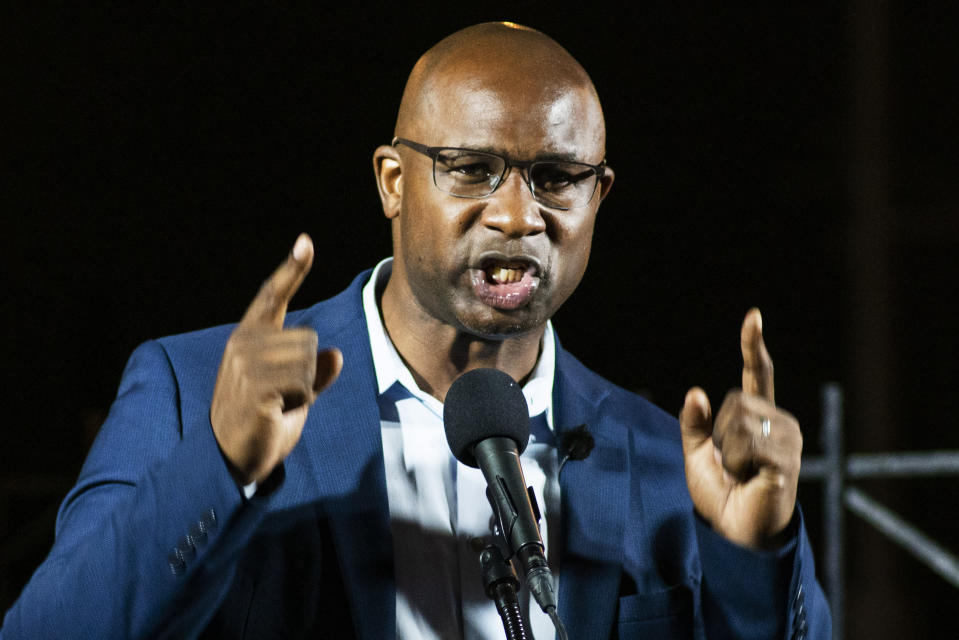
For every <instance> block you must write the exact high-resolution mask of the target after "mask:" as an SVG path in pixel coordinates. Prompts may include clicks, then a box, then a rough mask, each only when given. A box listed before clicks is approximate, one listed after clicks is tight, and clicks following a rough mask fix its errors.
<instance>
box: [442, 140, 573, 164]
mask: <svg viewBox="0 0 959 640" xmlns="http://www.w3.org/2000/svg"><path fill="white" fill-rule="evenodd" d="M457 148H459V149H468V150H470V151H479V152H481V153H492V154H494V155H498V156H504V157H507V158H509V159H510V160H513V161H515V162H576V163H580V164H588V163H585V162H583V161H582V160H580V159H579V158H577V157H576V156H574V155H572V154H569V153H557V152H555V151H541V152H539V153H537V154H536V155H535V156H533V157H532V158H517V157H515V156H514V155H512V154H510V153H507V152H505V151H503V150H502V149H499V148H496V147H492V146H489V145H483V146H478V147H477V146H470V145H468V144H461V145H457Z"/></svg>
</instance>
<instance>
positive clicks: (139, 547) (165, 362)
mask: <svg viewBox="0 0 959 640" xmlns="http://www.w3.org/2000/svg"><path fill="white" fill-rule="evenodd" d="M368 277H369V272H366V273H364V274H361V275H360V276H359V277H358V278H357V279H356V280H355V281H354V282H353V284H352V285H351V286H350V288H349V289H347V290H346V291H345V292H343V293H341V294H340V295H338V296H336V297H334V298H332V299H330V300H327V301H324V302H321V303H319V304H317V305H315V306H313V307H311V308H309V309H306V310H303V311H299V312H294V313H291V314H289V316H288V317H287V324H288V325H301V326H309V327H313V328H314V329H315V330H316V331H317V333H318V334H319V341H320V346H321V347H322V346H324V345H332V346H336V347H339V348H340V349H341V350H342V352H343V358H344V367H343V372H342V374H341V375H340V377H339V379H338V380H337V381H336V382H335V383H334V384H333V386H332V387H331V388H330V389H328V390H327V391H326V392H325V393H323V394H322V395H321V396H320V398H319V399H318V400H317V402H316V404H315V405H314V407H313V408H312V409H311V410H310V413H309V418H308V420H307V423H306V426H305V428H304V430H303V435H302V438H301V440H300V442H299V443H298V444H297V446H296V447H295V448H294V450H293V452H292V453H291V454H290V455H289V456H288V458H287V459H286V461H285V463H284V465H283V468H282V469H281V470H279V471H278V472H277V473H275V474H274V475H273V476H272V477H271V481H270V483H268V485H267V486H263V487H261V488H260V491H258V493H257V495H256V496H255V497H254V498H252V499H250V500H245V499H243V498H242V497H241V493H240V491H239V490H238V488H237V486H236V484H235V482H234V480H233V479H232V477H231V476H230V474H229V472H228V470H227V467H226V464H225V463H224V461H223V458H222V455H221V453H220V451H219V448H218V446H217V443H216V440H215V438H214V436H213V432H212V428H211V426H210V420H209V408H210V400H211V398H212V394H213V385H214V382H215V380H216V373H217V368H218V366H219V362H220V358H221V355H222V352H223V348H224V345H225V343H226V340H227V338H228V337H229V335H230V332H231V330H232V327H230V326H223V327H216V328H212V329H208V330H205V331H199V332H195V333H189V334H184V335H180V336H173V337H168V338H162V339H160V340H156V341H151V342H148V343H145V344H144V345H142V346H140V347H139V348H138V349H137V350H136V351H135V352H134V354H133V355H132V357H131V359H130V362H129V364H128V365H127V368H126V371H125V373H124V376H123V379H122V382H121V384H120V390H119V393H118V396H117V399H116V401H115V403H114V405H113V407H112V409H111V411H110V415H109V418H108V419H107V421H106V423H105V424H104V426H103V428H102V430H101V432H100V434H99V435H98V437H97V440H96V442H95V444H94V445H93V448H92V450H91V451H90V453H89V456H88V458H87V460H86V462H85V464H84V467H83V470H82V472H81V474H80V477H79V480H78V482H77V484H76V486H75V487H74V488H73V489H72V490H71V491H70V493H69V494H68V495H67V497H66V499H65V500H64V502H63V505H62V506H61V509H60V513H59V516H58V521H57V536H56V541H55V543H54V546H53V549H52V550H51V552H50V555H49V556H48V558H47V559H46V561H45V562H44V563H43V564H42V565H41V567H40V568H39V569H38V570H37V572H36V573H35V575H34V576H33V578H32V579H31V581H30V583H29V584H28V585H27V587H26V588H25V590H24V592H23V594H21V597H20V599H19V600H18V601H17V603H16V604H15V605H14V607H13V608H12V609H11V610H10V611H9V612H8V614H7V616H6V618H5V621H4V627H3V628H2V630H0V636H2V637H3V638H30V637H37V638H51V637H58V638H63V637H83V638H139V637H175V638H180V637H196V636H204V637H205V636H211V637H231V638H234V637H236V638H241V637H248V638H267V637H277V638H291V637H300V636H302V637H336V638H340V637H352V636H354V635H355V636H356V637H360V638H371V639H373V638H376V639H379V638H392V637H394V636H395V592H394V585H393V578H392V552H393V549H392V544H391V541H390V529H389V508H388V504H387V495H386V484H385V478H384V470H383V453H382V441H381V438H380V417H379V413H378V409H377V402H376V381H375V377H374V371H373V364H372V357H371V354H370V346H369V338H368V336H367V331H366V324H365V318H364V315H363V309H362V304H361V295H360V291H361V288H362V285H363V283H364V282H365V281H366V279H367V278H368ZM557 346H558V345H557ZM553 393H554V399H553V402H554V408H555V414H554V427H555V429H556V431H557V432H558V433H560V434H561V433H562V432H564V431H566V430H568V429H572V428H575V427H578V426H581V425H586V427H587V428H588V429H589V430H590V432H591V433H592V435H593V437H594V438H595V442H596V446H595V449H594V450H593V452H592V453H591V455H590V456H589V457H588V458H587V459H585V460H581V461H571V462H569V463H567V465H566V466H565V467H564V469H563V471H562V473H561V476H560V486H561V499H562V516H563V521H562V540H563V544H562V549H561V553H562V555H561V574H560V594H559V597H560V614H561V616H562V617H563V619H564V621H565V623H566V626H567V629H568V631H569V636H570V637H571V638H577V639H580V638H600V637H619V638H629V637H642V638H689V637H695V638H702V637H709V638H718V637H730V638H763V639H769V638H790V637H799V636H800V632H806V631H807V630H808V633H809V637H813V638H827V637H829V612H828V609H827V606H826V604H825V600H824V598H823V595H822V591H821V589H820V587H819V585H818V583H817V582H816V579H815V574H814V567H813V560H812V555H811V552H810V549H809V544H808V542H807V539H806V535H805V532H804V529H803V525H802V517H801V514H799V512H798V510H797V515H796V518H795V519H794V526H795V529H796V535H795V536H794V540H793V541H792V542H791V543H790V544H789V545H787V547H786V548H784V549H782V550H780V551H779V552H767V553H757V552H753V551H749V550H745V549H742V548H739V547H736V546H735V545H732V544H730V543H728V542H726V541H725V540H724V539H722V538H721V537H719V536H718V535H716V534H715V533H713V532H712V531H711V530H710V529H709V527H708V526H707V525H705V524H704V523H702V522H701V521H700V520H699V519H698V518H697V517H696V516H695V515H694V512H693V507H692V504H691V500H690V497H689V494H688V491H687V488H686V484H685V477H684V471H683V458H682V450H681V444H680V436H679V428H678V425H677V424H676V420H675V419H674V418H672V417H670V416H669V415H667V414H665V413H663V412H662V411H660V410H659V409H657V408H656V407H654V406H653V405H651V404H650V403H648V402H646V401H645V400H643V399H642V398H640V397H638V396H636V395H634V394H631V393H628V392H626V391H624V390H622V389H620V388H618V387H616V386H614V385H612V384H610V383H609V382H607V381H605V380H603V379H602V378H600V377H599V376H597V375H596V374H594V373H592V372H591V371H589V370H588V369H586V368H585V367H584V366H583V365H582V364H580V363H579V362H578V361H577V360H576V359H575V358H573V357H572V356H571V355H570V354H569V353H567V352H566V351H564V350H563V349H562V348H559V347H558V348H557V363H556V378H555V384H554V391H553Z"/></svg>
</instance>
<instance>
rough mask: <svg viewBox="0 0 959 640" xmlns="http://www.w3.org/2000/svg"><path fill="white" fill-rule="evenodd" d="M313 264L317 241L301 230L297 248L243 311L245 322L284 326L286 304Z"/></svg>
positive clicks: (245, 323)
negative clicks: (314, 241) (314, 245)
mask: <svg viewBox="0 0 959 640" xmlns="http://www.w3.org/2000/svg"><path fill="white" fill-rule="evenodd" d="M312 264H313V241H312V240H311V239H310V236H308V235H306V234H305V233H301V234H300V235H299V237H298V238H297V239H296V243H295V244H294V245H293V250H292V251H291V252H290V255H289V256H287V258H286V260H284V261H283V263H282V264H281V265H280V266H279V267H277V269H276V271H274V272H273V273H272V275H270V277H269V278H267V279H266V282H264V283H263V286H261V287H260V290H259V291H258V292H257V294H256V297H255V298H253V302H251V303H250V306H249V307H248V308H247V310H246V313H245V314H243V319H242V320H241V321H240V325H241V326H246V327H250V326H271V327H275V328H277V329H281V328H282V327H283V320H284V319H285V318H286V308H287V305H289V303H290V299H291V298H292V297H293V294H295V293H296V291H297V289H299V288H300V284H302V282H303V279H304V278H305V277H306V274H307V273H309V271H310V267H311V266H312Z"/></svg>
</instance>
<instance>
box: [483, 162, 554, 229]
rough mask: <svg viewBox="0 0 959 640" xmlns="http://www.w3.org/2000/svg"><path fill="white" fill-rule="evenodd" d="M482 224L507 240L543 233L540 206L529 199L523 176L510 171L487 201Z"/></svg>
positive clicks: (531, 196) (513, 169) (543, 224)
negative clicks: (507, 237)
mask: <svg viewBox="0 0 959 640" xmlns="http://www.w3.org/2000/svg"><path fill="white" fill-rule="evenodd" d="M482 220H483V224H484V225H486V227H488V228H490V229H495V230H497V231H499V232H501V233H503V234H505V235H507V236H509V237H511V238H522V237H524V236H531V235H536V234H538V233H542V232H543V231H545V230H546V221H545V220H544V219H543V215H542V211H541V205H540V204H539V203H538V202H536V200H535V199H534V198H533V194H532V192H531V191H530V189H529V186H528V185H527V184H526V180H525V179H524V176H523V172H522V170H521V169H519V168H517V167H513V168H511V169H510V171H509V173H508V174H507V176H506V179H505V180H504V181H503V183H502V184H500V186H499V188H497V189H496V191H494V192H493V193H492V194H491V195H490V196H489V197H488V198H487V203H486V207H484V209H483V217H482Z"/></svg>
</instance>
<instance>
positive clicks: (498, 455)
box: [443, 369, 556, 618]
mask: <svg viewBox="0 0 959 640" xmlns="http://www.w3.org/2000/svg"><path fill="white" fill-rule="evenodd" d="M443 422H444V425H445V429H446V441H447V442H448V443H449V446H450V450H451V451H452V452H453V455H454V456H455V457H456V459H457V460H459V461H460V462H462V463H463V464H465V465H468V466H470V467H474V468H479V469H481V470H482V471H483V476H484V477H485V478H486V485H487V489H486V495H487V497H488V498H489V501H490V504H491V505H492V507H493V511H495V512H496V516H497V518H498V520H499V524H500V530H501V531H502V534H503V537H504V538H505V539H506V542H507V543H508V544H509V548H510V551H511V553H513V554H514V555H516V556H517V557H518V558H519V560H520V563H521V565H522V567H523V571H524V573H525V574H526V585H527V587H529V590H530V593H532V594H533V597H534V598H535V599H536V602H537V603H538V604H539V606H540V608H541V609H542V610H543V611H544V612H545V613H547V614H550V617H551V618H552V617H554V616H555V612H556V593H555V591H554V590H553V576H552V573H551V572H550V570H549V567H548V566H547V564H546V555H545V553H544V547H543V539H542V537H541V536H540V533H539V526H538V524H537V521H538V520H539V509H538V508H537V507H536V506H535V502H536V500H535V497H533V499H532V500H531V499H530V498H531V494H532V491H531V489H529V488H527V485H526V479H525V478H524V477H523V467H522V465H521V464H520V460H519V455H520V453H522V452H523V451H524V450H525V449H526V445H527V444H528V443H529V408H528V407H527V405H526V398H525V397H524V396H523V392H522V390H521V389H520V387H519V385H518V384H516V382H515V381H514V380H513V379H512V378H511V377H510V376H509V374H506V373H504V372H502V371H499V370H498V369H473V370H472V371H467V372H466V373H464V374H463V375H461V376H460V377H459V378H457V379H456V380H455V381H454V382H453V384H452V385H451V386H450V389H449V391H448V392H447V394H446V401H445V402H444V405H443ZM550 609H552V611H550Z"/></svg>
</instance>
